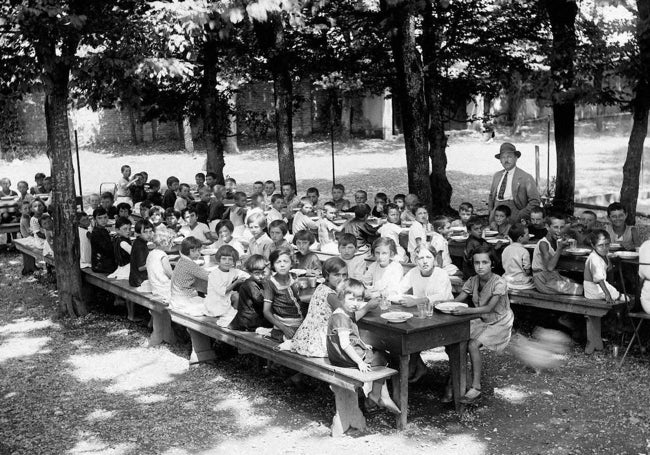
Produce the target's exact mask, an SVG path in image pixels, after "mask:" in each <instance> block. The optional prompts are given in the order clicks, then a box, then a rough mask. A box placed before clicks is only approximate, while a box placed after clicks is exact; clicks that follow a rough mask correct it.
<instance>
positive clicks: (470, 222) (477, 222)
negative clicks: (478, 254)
mask: <svg viewBox="0 0 650 455" xmlns="http://www.w3.org/2000/svg"><path fill="white" fill-rule="evenodd" d="M475 226H480V227H483V226H485V223H483V220H481V218H479V217H478V216H473V217H471V218H470V219H469V220H468V221H467V230H468V231H471V230H472V229H473V228H474V227H475Z"/></svg>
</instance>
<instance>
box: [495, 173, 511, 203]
mask: <svg viewBox="0 0 650 455" xmlns="http://www.w3.org/2000/svg"><path fill="white" fill-rule="evenodd" d="M507 184H508V171H505V172H504V173H503V179H501V186H500V187H499V193H498V194H497V199H503V195H504V194H505V193H506V185H507Z"/></svg>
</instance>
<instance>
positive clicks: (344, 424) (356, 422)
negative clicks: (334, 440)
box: [330, 385, 366, 437]
mask: <svg viewBox="0 0 650 455" xmlns="http://www.w3.org/2000/svg"><path fill="white" fill-rule="evenodd" d="M330 389H332V392H334V400H335V402H336V414H334V418H333V419H332V436H334V437H339V436H343V434H344V433H345V432H346V431H347V430H348V428H350V427H352V428H356V429H357V430H365V429H366V418H365V417H364V416H363V414H362V413H361V409H359V399H358V397H357V393H356V392H355V391H354V390H350V389H345V388H343V387H339V386H335V385H330Z"/></svg>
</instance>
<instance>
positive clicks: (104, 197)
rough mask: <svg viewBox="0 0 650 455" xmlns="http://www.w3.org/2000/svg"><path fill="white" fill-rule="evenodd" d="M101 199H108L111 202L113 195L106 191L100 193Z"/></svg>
mask: <svg viewBox="0 0 650 455" xmlns="http://www.w3.org/2000/svg"><path fill="white" fill-rule="evenodd" d="M102 199H110V200H111V201H113V200H114V197H113V193H111V192H110V191H106V192H104V193H102Z"/></svg>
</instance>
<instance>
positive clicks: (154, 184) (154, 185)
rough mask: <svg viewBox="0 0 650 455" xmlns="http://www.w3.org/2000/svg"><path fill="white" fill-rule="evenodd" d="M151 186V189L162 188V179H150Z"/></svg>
mask: <svg viewBox="0 0 650 455" xmlns="http://www.w3.org/2000/svg"><path fill="white" fill-rule="evenodd" d="M149 188H150V189H154V188H158V189H160V180H158V179H151V180H149Z"/></svg>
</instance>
